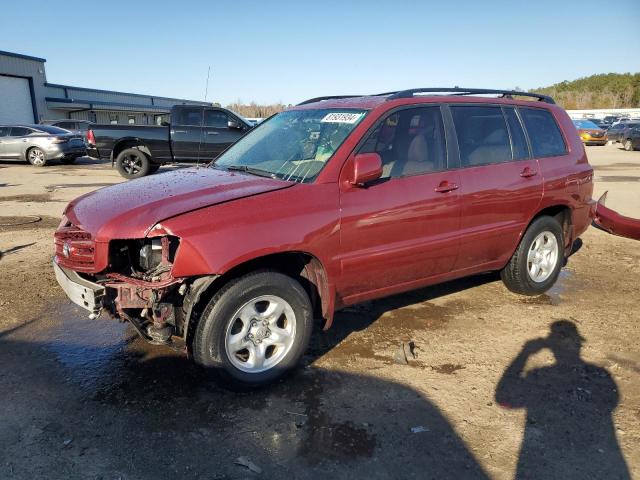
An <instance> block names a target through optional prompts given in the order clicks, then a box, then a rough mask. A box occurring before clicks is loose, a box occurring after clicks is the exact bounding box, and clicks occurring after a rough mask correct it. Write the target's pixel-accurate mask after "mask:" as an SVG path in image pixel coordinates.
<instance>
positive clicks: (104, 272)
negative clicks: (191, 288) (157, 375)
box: [54, 218, 186, 343]
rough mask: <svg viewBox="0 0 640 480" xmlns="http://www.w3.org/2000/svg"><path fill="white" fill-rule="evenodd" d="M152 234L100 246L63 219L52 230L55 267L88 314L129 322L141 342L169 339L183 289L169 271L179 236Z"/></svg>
mask: <svg viewBox="0 0 640 480" xmlns="http://www.w3.org/2000/svg"><path fill="white" fill-rule="evenodd" d="M153 235H156V236H147V237H145V238H142V239H130V240H112V241H110V242H105V243H104V244H103V243H100V242H96V241H95V240H94V239H93V238H92V235H91V234H90V233H88V232H86V231H84V230H83V229H82V228H80V227H78V226H75V225H73V224H71V223H70V222H69V221H68V220H67V219H66V218H65V219H63V221H62V223H61V224H60V226H59V228H58V230H57V231H56V233H55V245H56V256H55V258H54V270H55V272H56V278H57V280H58V283H59V284H60V286H61V287H62V288H63V290H64V291H65V293H66V294H67V296H68V297H69V299H70V300H72V301H73V302H74V303H76V304H77V305H79V306H80V307H82V308H84V309H86V310H88V311H89V312H90V317H92V318H95V317H97V316H98V315H100V313H102V312H106V313H108V314H109V315H110V316H111V317H113V318H117V319H120V320H122V321H125V320H126V321H129V322H131V324H132V325H133V326H134V327H135V328H136V329H137V330H138V333H140V335H141V336H143V337H144V338H145V339H146V340H148V341H151V342H153V343H168V342H169V340H170V339H171V337H172V336H173V335H174V334H176V333H177V332H178V331H179V330H180V327H181V324H180V319H179V318H176V317H177V316H179V313H178V312H177V311H178V310H180V306H181V305H182V303H183V302H182V297H183V294H184V291H185V289H186V288H183V289H181V288H180V287H181V285H182V283H183V281H184V279H181V278H175V277H174V276H173V275H172V272H171V271H172V268H173V262H174V259H175V256H176V253H177V251H178V248H179V246H180V239H179V238H177V237H175V236H172V235H170V234H168V232H165V231H163V230H161V229H156V230H154V231H153ZM177 313H178V314H177Z"/></svg>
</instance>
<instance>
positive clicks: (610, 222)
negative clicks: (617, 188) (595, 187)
mask: <svg viewBox="0 0 640 480" xmlns="http://www.w3.org/2000/svg"><path fill="white" fill-rule="evenodd" d="M607 193H608V192H605V193H604V195H602V196H601V197H600V200H598V204H597V205H596V214H595V218H594V219H593V221H594V223H595V224H596V225H597V226H599V227H600V228H602V229H603V230H606V231H607V232H609V233H612V234H614V235H619V236H621V237H627V238H633V239H634V240H640V220H637V219H635V218H631V217H625V216H624V215H620V214H619V213H617V212H615V211H613V210H611V209H610V208H607V207H606V206H605V202H606V200H607Z"/></svg>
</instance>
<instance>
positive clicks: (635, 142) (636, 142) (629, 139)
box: [622, 126, 640, 152]
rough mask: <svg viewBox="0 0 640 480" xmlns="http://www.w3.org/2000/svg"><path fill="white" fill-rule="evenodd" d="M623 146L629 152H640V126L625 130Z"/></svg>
mask: <svg viewBox="0 0 640 480" xmlns="http://www.w3.org/2000/svg"><path fill="white" fill-rule="evenodd" d="M622 145H623V147H624V149H625V150H626V151H627V152H631V151H633V150H640V126H637V127H633V128H628V129H625V131H624V132H623V138H622Z"/></svg>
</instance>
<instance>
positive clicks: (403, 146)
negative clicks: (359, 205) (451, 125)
mask: <svg viewBox="0 0 640 480" xmlns="http://www.w3.org/2000/svg"><path fill="white" fill-rule="evenodd" d="M359 152H360V153H371V152H376V153H378V154H379V155H380V157H381V158H382V178H392V177H404V176H409V175H418V174H422V173H429V172H438V171H442V170H445V169H446V168H447V155H446V142H445V134H444V125H443V123H442V114H441V113H440V107H419V108H408V109H405V110H400V111H398V112H395V113H392V114H390V115H389V116H387V117H386V118H385V119H384V120H383V121H382V122H381V123H379V124H378V126H377V127H376V128H375V130H374V131H373V132H372V133H371V134H370V135H369V136H368V137H367V139H366V140H365V143H364V144H363V145H362V147H360V150H359Z"/></svg>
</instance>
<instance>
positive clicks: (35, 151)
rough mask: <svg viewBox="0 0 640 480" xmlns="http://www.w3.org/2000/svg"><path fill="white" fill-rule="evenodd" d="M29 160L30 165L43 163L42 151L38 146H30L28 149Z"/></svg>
mask: <svg viewBox="0 0 640 480" xmlns="http://www.w3.org/2000/svg"><path fill="white" fill-rule="evenodd" d="M29 162H30V163H31V164H32V165H36V166H39V165H43V164H44V152H43V151H42V150H40V149H39V148H32V149H31V150H29Z"/></svg>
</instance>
